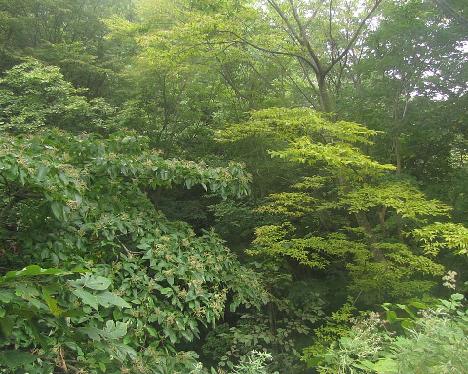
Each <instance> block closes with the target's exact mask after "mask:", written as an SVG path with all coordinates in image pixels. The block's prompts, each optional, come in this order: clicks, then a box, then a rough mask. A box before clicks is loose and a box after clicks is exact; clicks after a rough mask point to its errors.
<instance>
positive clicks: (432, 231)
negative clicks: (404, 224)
mask: <svg viewBox="0 0 468 374" xmlns="http://www.w3.org/2000/svg"><path fill="white" fill-rule="evenodd" d="M412 234H413V235H414V237H415V238H416V239H418V240H419V241H420V242H421V243H422V245H423V248H424V251H425V252H426V253H429V254H432V255H436V254H437V253H439V252H440V250H441V249H444V248H447V249H449V250H454V251H456V253H459V254H465V255H466V254H467V252H468V229H467V228H466V227H465V226H463V225H461V224H457V223H451V222H446V223H439V222H436V223H433V224H431V225H428V226H425V227H422V228H420V229H415V230H413V232H412Z"/></svg>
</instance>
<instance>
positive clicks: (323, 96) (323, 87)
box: [317, 75, 335, 113]
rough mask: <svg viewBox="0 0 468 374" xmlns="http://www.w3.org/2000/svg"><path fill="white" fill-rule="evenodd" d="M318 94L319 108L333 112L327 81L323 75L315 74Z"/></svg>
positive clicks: (333, 107) (333, 106) (326, 111)
mask: <svg viewBox="0 0 468 374" xmlns="http://www.w3.org/2000/svg"><path fill="white" fill-rule="evenodd" d="M317 82H318V88H319V90H318V94H319V99H320V108H321V109H322V111H324V112H325V113H330V112H333V111H334V109H335V105H334V102H333V99H332V97H331V95H330V90H329V89H328V85H327V81H326V79H325V77H324V76H320V75H317Z"/></svg>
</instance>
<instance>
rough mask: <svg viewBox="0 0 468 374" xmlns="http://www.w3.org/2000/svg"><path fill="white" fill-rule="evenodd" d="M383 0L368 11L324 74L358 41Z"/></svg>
mask: <svg viewBox="0 0 468 374" xmlns="http://www.w3.org/2000/svg"><path fill="white" fill-rule="evenodd" d="M291 1H292V0H291ZM381 2H382V0H376V2H375V3H374V6H373V7H372V9H371V10H370V11H369V13H367V15H366V17H364V18H363V19H362V21H361V23H360V24H359V26H358V28H357V29H356V31H355V32H354V34H353V36H352V37H351V39H350V41H349V42H348V45H347V46H346V47H345V49H344V50H343V51H342V52H341V53H340V54H339V55H338V57H337V58H335V59H333V60H332V62H331V64H330V65H329V66H328V67H327V68H326V69H325V71H324V74H327V73H328V72H329V71H330V70H331V69H333V67H334V66H335V65H336V63H337V62H338V61H340V60H341V59H342V58H343V57H344V56H345V55H346V54H347V53H348V52H349V50H350V49H351V48H352V47H353V45H354V43H355V42H356V40H357V38H358V36H359V35H360V34H361V31H362V29H363V28H364V26H365V25H366V22H367V21H368V20H369V19H370V18H371V17H372V14H373V13H374V11H375V10H376V9H377V7H378V6H379V5H380V3H381Z"/></svg>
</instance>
